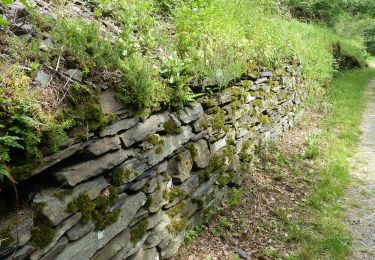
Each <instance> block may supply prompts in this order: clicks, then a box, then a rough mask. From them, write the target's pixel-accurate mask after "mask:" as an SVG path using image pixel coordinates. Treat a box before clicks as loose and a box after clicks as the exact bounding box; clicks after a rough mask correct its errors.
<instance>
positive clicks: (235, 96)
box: [229, 87, 246, 104]
mask: <svg viewBox="0 0 375 260" xmlns="http://www.w3.org/2000/svg"><path fill="white" fill-rule="evenodd" d="M229 92H230V95H231V98H232V101H238V102H237V104H240V101H244V99H245V97H246V91H245V90H244V89H243V88H239V87H233V88H231V89H230V90H229Z"/></svg>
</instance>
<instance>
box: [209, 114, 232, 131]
mask: <svg viewBox="0 0 375 260" xmlns="http://www.w3.org/2000/svg"><path fill="white" fill-rule="evenodd" d="M211 122H212V128H213V129H214V130H216V131H220V130H223V131H224V132H228V131H229V126H227V125H225V111H224V110H222V109H220V111H219V112H218V113H217V114H214V115H213V116H211Z"/></svg>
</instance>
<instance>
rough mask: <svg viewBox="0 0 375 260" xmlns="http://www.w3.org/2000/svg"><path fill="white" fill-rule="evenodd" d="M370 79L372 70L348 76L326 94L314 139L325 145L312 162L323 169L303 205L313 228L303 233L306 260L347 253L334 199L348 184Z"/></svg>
mask: <svg viewBox="0 0 375 260" xmlns="http://www.w3.org/2000/svg"><path fill="white" fill-rule="evenodd" d="M374 76H375V71H374V70H373V69H366V70H359V71H354V72H349V73H346V74H344V75H342V76H340V77H339V78H338V79H337V80H336V81H335V82H334V83H333V85H332V86H331V88H330V89H329V90H328V94H327V102H328V104H330V110H329V114H328V117H327V118H326V119H325V120H324V127H323V130H324V131H323V132H322V133H321V135H320V136H318V137H317V138H318V140H319V141H320V142H324V144H325V145H324V149H321V156H319V157H318V158H317V159H316V160H318V161H319V160H323V162H324V164H325V167H323V168H322V169H321V170H320V171H319V179H318V182H317V183H316V185H315V190H314V191H313V194H312V195H311V196H310V198H309V200H308V201H307V205H308V207H309V214H311V218H310V220H311V221H312V222H311V223H310V224H311V227H314V228H312V229H307V230H305V231H304V235H303V236H304V239H303V240H302V241H303V249H302V251H301V252H300V253H299V254H300V255H301V256H303V257H307V258H308V259H316V258H317V257H318V258H319V257H321V256H327V257H328V258H331V259H343V258H345V256H347V255H348V254H349V253H350V241H351V240H350V234H349V232H348V231H347V230H346V228H345V224H344V220H343V214H342V208H341V206H340V204H339V203H338V198H340V197H341V196H342V195H343V192H344V189H345V187H347V185H348V183H349V164H348V158H349V157H350V156H352V155H353V154H354V152H355V151H356V145H357V142H358V140H359V135H360V130H359V124H360V120H361V115H362V112H363V110H364V107H365V104H366V102H365V101H366V97H365V96H364V93H363V91H364V89H365V88H366V87H367V85H368V83H369V82H370V80H371V79H372V78H373V77H374ZM308 149H309V148H308ZM330 256H331V257H330Z"/></svg>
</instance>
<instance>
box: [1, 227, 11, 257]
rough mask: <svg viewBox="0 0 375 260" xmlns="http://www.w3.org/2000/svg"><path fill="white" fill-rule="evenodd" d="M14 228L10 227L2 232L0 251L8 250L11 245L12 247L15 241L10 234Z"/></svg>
mask: <svg viewBox="0 0 375 260" xmlns="http://www.w3.org/2000/svg"><path fill="white" fill-rule="evenodd" d="M12 228H13V226H12V225H9V226H7V227H5V228H2V229H1V230H0V241H1V243H0V251H1V250H2V249H5V248H7V247H8V246H9V245H11V244H12V243H13V242H14V241H15V239H14V237H13V236H12V235H11V234H10V232H11V231H12Z"/></svg>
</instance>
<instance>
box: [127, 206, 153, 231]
mask: <svg viewBox="0 0 375 260" xmlns="http://www.w3.org/2000/svg"><path fill="white" fill-rule="evenodd" d="M148 213H149V212H148V210H146V209H144V208H140V209H139V210H138V212H137V214H136V215H135V216H134V218H133V219H132V221H131V222H130V224H129V227H133V226H135V225H136V224H137V223H138V222H139V221H141V220H143V219H145V218H147V217H148Z"/></svg>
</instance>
